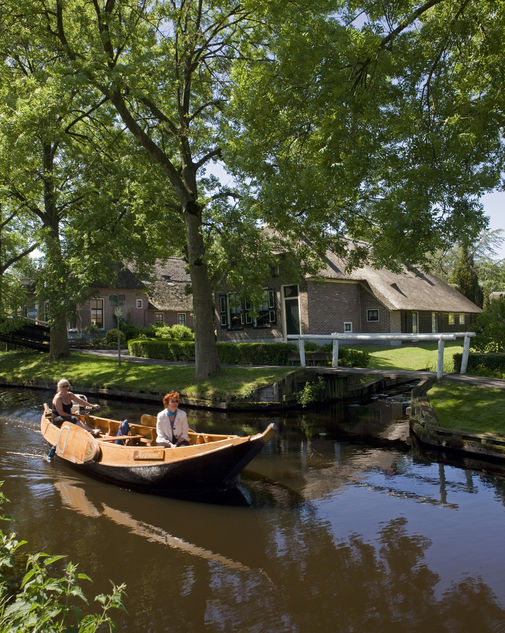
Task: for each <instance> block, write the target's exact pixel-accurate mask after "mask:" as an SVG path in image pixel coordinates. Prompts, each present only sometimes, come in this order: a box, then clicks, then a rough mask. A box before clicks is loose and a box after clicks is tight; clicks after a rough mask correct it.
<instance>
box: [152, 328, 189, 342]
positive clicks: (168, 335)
mask: <svg viewBox="0 0 505 633" xmlns="http://www.w3.org/2000/svg"><path fill="white" fill-rule="evenodd" d="M154 335H155V336H156V337H157V338H161V339H173V340H177V341H193V340H194V339H195V334H194V332H193V330H192V329H191V328H189V327H187V326H186V325H179V324H176V325H172V326H168V325H164V324H160V325H156V326H155V327H154Z"/></svg>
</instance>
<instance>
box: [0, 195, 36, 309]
mask: <svg viewBox="0 0 505 633" xmlns="http://www.w3.org/2000/svg"><path fill="white" fill-rule="evenodd" d="M36 247H37V243H36V242H33V241H32V242H31V243H30V240H29V239H28V237H27V235H26V233H24V232H23V230H22V226H21V222H20V221H19V217H18V216H17V214H16V211H13V210H9V209H8V208H7V207H4V206H1V202H0V321H1V320H2V319H3V318H4V317H5V315H6V314H7V313H8V312H12V311H13V310H15V308H16V306H17V305H18V302H17V301H16V300H15V299H12V297H11V290H12V286H14V285H15V284H14V283H10V282H11V279H9V275H8V271H9V269H12V267H14V266H15V265H16V264H18V263H19V262H21V261H22V260H23V259H24V258H26V257H27V255H29V254H30V253H32V252H33V251H34V250H35V248H36ZM16 297H17V298H19V295H18V294H16Z"/></svg>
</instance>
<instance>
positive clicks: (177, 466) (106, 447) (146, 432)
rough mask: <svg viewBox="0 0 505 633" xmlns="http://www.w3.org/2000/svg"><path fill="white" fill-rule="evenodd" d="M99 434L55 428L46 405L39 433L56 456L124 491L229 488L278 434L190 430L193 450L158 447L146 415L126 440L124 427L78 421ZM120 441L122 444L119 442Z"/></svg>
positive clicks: (107, 421)
mask: <svg viewBox="0 0 505 633" xmlns="http://www.w3.org/2000/svg"><path fill="white" fill-rule="evenodd" d="M79 417H80V418H81V419H82V420H83V421H84V422H85V423H86V424H87V425H88V426H90V427H92V428H93V429H98V430H99V431H100V436H98V437H93V435H91V433H89V432H88V431H86V430H85V429H84V428H81V427H79V426H77V425H76V424H72V423H71V422H64V423H63V424H62V425H61V427H58V426H56V425H55V424H53V423H52V419H51V418H52V413H51V409H50V408H49V406H48V405H47V404H45V405H44V412H43V414H42V417H41V420H40V428H41V432H42V436H43V437H44V439H45V440H46V441H47V442H48V443H49V444H50V445H51V446H53V447H54V448H55V455H56V456H58V457H59V458H61V459H63V460H66V461H67V462H69V463H71V464H73V465H75V466H77V467H78V468H79V469H81V470H82V471H83V472H86V473H88V474H90V475H93V476H96V477H99V478H101V479H104V480H107V481H110V482H113V483H117V484H121V485H123V486H125V487H131V488H135V489H141V490H145V491H149V492H165V493H170V492H180V491H183V490H195V489H200V490H201V489H205V488H207V489H209V488H218V487H226V486H230V485H232V484H234V482H235V481H236V478H237V476H238V475H239V474H240V472H241V471H242V470H243V469H244V467H245V466H246V465H247V464H248V463H249V462H250V461H251V460H252V459H253V458H254V457H255V456H256V455H257V454H258V453H259V452H260V451H261V449H262V448H263V446H264V445H265V443H266V442H268V441H269V440H270V439H271V437H272V436H273V435H274V433H275V430H274V425H273V424H270V425H269V426H268V427H267V428H266V429H265V430H264V431H263V432H262V433H257V434H255V435H247V436H239V435H217V434H209V433H197V432H196V431H192V430H190V432H189V439H190V444H189V446H180V447H177V448H166V447H163V446H157V445H156V443H155V439H156V428H155V426H156V418H155V417H153V416H150V415H143V416H142V417H141V419H140V423H139V424H130V425H129V426H130V431H129V434H128V435H121V436H118V435H117V434H118V431H119V429H120V425H121V422H120V421H117V420H111V419H108V418H102V417H98V416H93V415H80V416H79ZM118 440H121V443H120V444H117V443H116V442H117V441H118Z"/></svg>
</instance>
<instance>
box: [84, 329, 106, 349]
mask: <svg viewBox="0 0 505 633" xmlns="http://www.w3.org/2000/svg"><path fill="white" fill-rule="evenodd" d="M84 331H85V332H86V334H89V339H90V341H91V344H92V345H97V344H98V343H99V342H100V341H101V340H102V336H103V333H102V330H101V329H100V328H99V327H98V326H96V325H94V324H93V325H88V327H86V328H84Z"/></svg>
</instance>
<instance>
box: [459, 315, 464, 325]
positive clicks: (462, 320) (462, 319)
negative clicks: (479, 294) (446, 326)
mask: <svg viewBox="0 0 505 633" xmlns="http://www.w3.org/2000/svg"><path fill="white" fill-rule="evenodd" d="M458 316H459V320H458V323H459V325H465V315H464V314H459V315H458Z"/></svg>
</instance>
